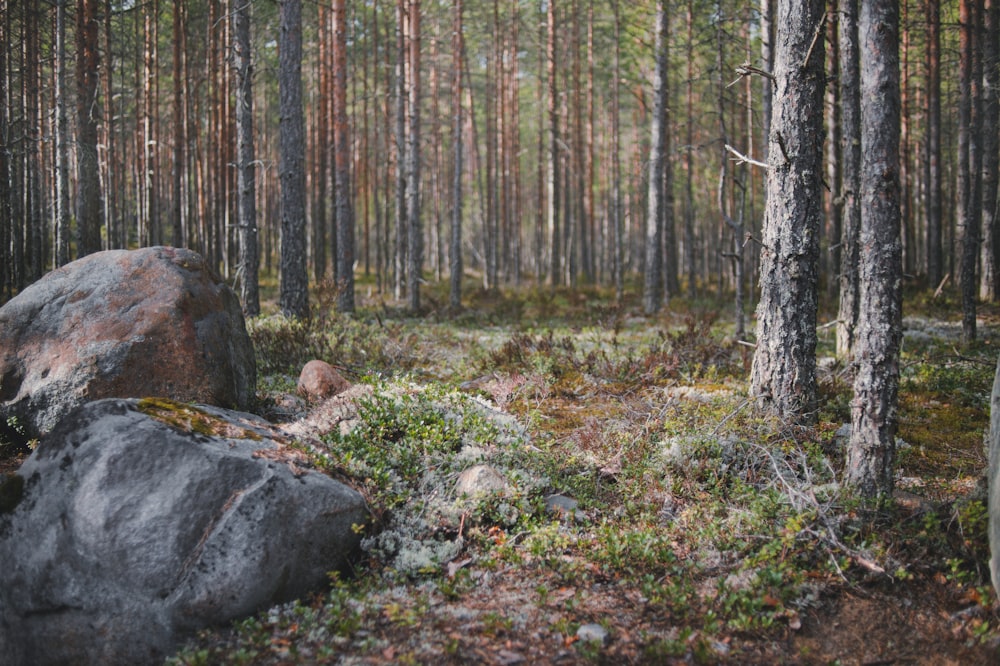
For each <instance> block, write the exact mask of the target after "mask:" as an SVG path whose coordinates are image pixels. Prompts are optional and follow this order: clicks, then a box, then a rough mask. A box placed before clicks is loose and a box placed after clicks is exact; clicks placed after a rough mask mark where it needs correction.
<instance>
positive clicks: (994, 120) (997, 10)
mask: <svg viewBox="0 0 1000 666" xmlns="http://www.w3.org/2000/svg"><path fill="white" fill-rule="evenodd" d="M981 11H982V16H983V29H982V33H981V34H982V36H983V44H982V48H981V49H980V53H981V54H982V60H983V84H982V122H981V124H980V126H981V127H982V129H983V132H982V141H983V151H982V152H983V168H982V177H981V182H982V188H983V194H982V218H983V244H982V253H981V257H982V259H981V261H982V279H981V280H980V285H979V295H980V297H981V298H983V299H984V300H989V301H996V300H997V299H998V298H1000V288H998V284H1000V234H998V231H997V181H998V168H1000V135H998V133H997V129H996V128H997V127H1000V96H998V95H1000V43H998V42H1000V2H998V0H985V1H984V2H983V6H982V10H981Z"/></svg>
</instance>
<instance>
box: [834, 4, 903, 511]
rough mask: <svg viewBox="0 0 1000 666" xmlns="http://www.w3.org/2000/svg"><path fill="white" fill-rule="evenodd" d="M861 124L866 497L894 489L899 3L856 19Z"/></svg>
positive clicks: (860, 486)
mask: <svg viewBox="0 0 1000 666" xmlns="http://www.w3.org/2000/svg"><path fill="white" fill-rule="evenodd" d="M859 44H860V45H861V46H862V47H863V48H862V53H863V54H864V56H863V57H862V60H861V62H862V69H861V81H862V84H861V85H862V90H861V100H862V101H861V125H862V137H861V141H862V145H863V146H864V157H863V162H862V175H861V203H862V207H861V209H862V213H861V236H860V239H859V240H860V246H861V248H862V251H861V255H860V256H861V263H860V278H861V279H860V283H861V293H860V296H861V300H860V310H859V311H860V318H859V320H858V331H857V333H858V335H857V341H856V347H855V351H856V353H855V357H856V358H857V363H858V374H857V377H856V378H855V380H854V400H853V401H852V403H851V440H850V444H849V445H848V449H847V460H846V463H845V470H844V474H845V478H846V482H847V483H848V484H849V485H852V486H854V487H855V488H856V489H857V491H858V493H859V494H860V495H861V496H863V497H878V496H883V497H888V496H889V495H891V493H892V489H893V461H894V458H895V436H896V398H897V394H898V391H899V347H900V341H901V339H902V314H901V310H902V287H901V285H902V270H903V267H902V246H901V244H900V210H899V193H900V185H899V169H900V167H899V132H900V128H899V124H900V120H899V117H900V94H899V5H898V3H897V2H896V1H895V0H866V1H865V2H863V3H862V8H861V14H860V20H859Z"/></svg>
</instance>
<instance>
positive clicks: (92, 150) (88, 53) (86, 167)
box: [76, 0, 102, 257]
mask: <svg viewBox="0 0 1000 666" xmlns="http://www.w3.org/2000/svg"><path fill="white" fill-rule="evenodd" d="M97 12H98V3H97V0H78V3H77V10H76V47H77V50H76V53H77V69H76V82H77V121H76V127H77V197H76V225H77V235H78V239H77V255H78V256H81V257H82V256H84V255H87V254H91V253H92V252H97V251H99V250H100V249H101V223H102V220H101V184H100V179H99V172H98V166H99V165H98V160H97V120H98V114H99V108H98V105H97V83H98V76H97V74H98V64H99V55H98V48H97V39H98V30H97Z"/></svg>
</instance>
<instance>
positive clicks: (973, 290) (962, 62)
mask: <svg viewBox="0 0 1000 666" xmlns="http://www.w3.org/2000/svg"><path fill="white" fill-rule="evenodd" d="M976 5H977V3H976V2H975V1H974V0H961V2H960V3H959V12H958V16H959V18H958V22H959V66H958V68H959V103H958V185H957V187H958V225H959V228H960V230H961V237H962V262H961V270H960V276H959V286H960V290H961V294H962V337H963V338H964V339H965V341H966V342H970V341H972V340H975V339H976V296H977V295H978V292H979V283H978V281H977V279H976V264H977V262H978V259H979V231H980V219H981V217H982V210H981V209H980V193H981V191H982V190H981V189H980V187H979V167H980V166H981V164H982V162H981V153H980V150H979V141H980V136H979V132H978V131H977V120H978V117H979V112H978V109H977V94H976V91H977V89H978V82H977V81H976V46H977V38H976V33H977V20H976V16H977V9H976Z"/></svg>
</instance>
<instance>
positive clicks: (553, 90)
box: [545, 0, 562, 286]
mask: <svg viewBox="0 0 1000 666" xmlns="http://www.w3.org/2000/svg"><path fill="white" fill-rule="evenodd" d="M547 5H548V9H547V13H546V23H545V25H546V36H545V53H546V59H545V62H546V70H547V81H548V94H547V95H546V100H545V102H546V108H547V110H548V116H549V117H548V135H549V136H548V138H549V145H548V161H547V162H546V171H545V189H546V201H545V204H546V211H547V213H546V220H547V222H548V227H549V252H550V253H551V256H550V257H549V281H550V283H551V284H552V286H556V285H559V284H561V283H562V242H561V238H562V237H561V234H560V225H561V220H560V200H561V193H560V189H559V186H560V183H559V100H558V84H557V82H556V72H557V67H556V64H557V61H556V41H557V40H556V0H548V3H547Z"/></svg>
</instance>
